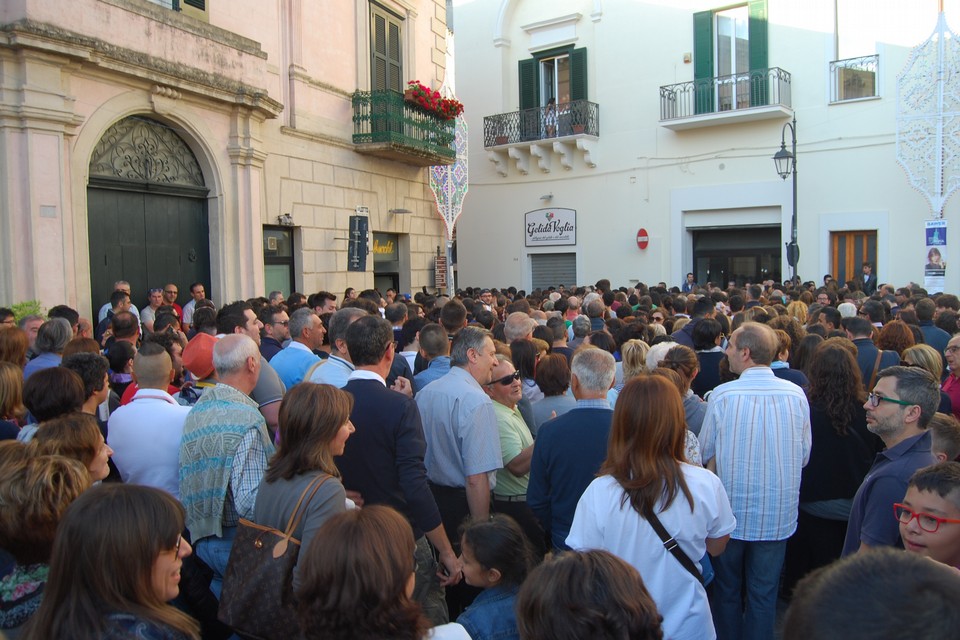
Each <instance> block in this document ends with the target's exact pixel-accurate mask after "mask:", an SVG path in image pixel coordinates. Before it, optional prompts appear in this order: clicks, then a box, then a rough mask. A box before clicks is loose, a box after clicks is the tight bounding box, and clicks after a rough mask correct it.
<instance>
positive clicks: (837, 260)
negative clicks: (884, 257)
mask: <svg viewBox="0 0 960 640" xmlns="http://www.w3.org/2000/svg"><path fill="white" fill-rule="evenodd" d="M864 262H869V263H871V264H872V265H873V272H874V273H877V232H876V230H872V231H832V232H830V274H831V275H832V276H833V278H834V279H835V280H836V281H837V283H838V284H840V285H841V286H842V285H843V283H844V282H846V281H847V280H855V279H857V278H859V277H860V275H861V273H862V268H863V263H864Z"/></svg>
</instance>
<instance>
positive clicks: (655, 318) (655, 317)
mask: <svg viewBox="0 0 960 640" xmlns="http://www.w3.org/2000/svg"><path fill="white" fill-rule="evenodd" d="M653 321H654V322H663V316H653Z"/></svg>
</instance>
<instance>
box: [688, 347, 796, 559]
mask: <svg viewBox="0 0 960 640" xmlns="http://www.w3.org/2000/svg"><path fill="white" fill-rule="evenodd" d="M810 445H811V436H810V406H809V404H808V403H807V398H806V396H805V395H804V393H803V390H802V389H801V388H800V387H798V386H797V385H795V384H793V383H792V382H787V381H786V380H781V379H779V378H777V377H776V376H775V375H774V374H773V371H772V370H771V369H770V367H763V366H760V367H751V368H750V369H747V370H746V371H744V372H743V373H742V374H741V375H740V379H739V380H735V381H733V382H728V383H726V384H722V385H720V386H719V387H717V388H716V389H714V391H713V393H712V394H711V396H710V401H709V403H708V406H707V415H706V417H705V418H704V420H703V428H702V429H701V431H700V448H701V452H702V455H703V460H704V461H705V462H706V461H709V460H711V459H715V460H716V465H717V467H716V468H717V475H718V476H720V480H721V481H722V482H723V486H724V488H725V489H726V490H727V495H729V496H730V504H731V506H732V507H733V514H734V515H735V516H736V518H737V528H736V529H735V530H734V532H733V534H731V535H732V537H733V538H734V539H735V540H744V541H759V540H770V541H772V540H785V539H787V538H789V537H790V536H791V535H792V534H793V532H794V531H795V530H796V528H797V508H798V506H799V503H800V471H801V469H802V468H803V466H804V465H806V464H807V461H808V460H809V458H810Z"/></svg>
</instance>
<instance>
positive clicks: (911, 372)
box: [843, 366, 940, 556]
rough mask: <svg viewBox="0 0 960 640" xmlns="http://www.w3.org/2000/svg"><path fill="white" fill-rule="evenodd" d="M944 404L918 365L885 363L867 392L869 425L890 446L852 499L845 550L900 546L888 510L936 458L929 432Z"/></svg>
mask: <svg viewBox="0 0 960 640" xmlns="http://www.w3.org/2000/svg"><path fill="white" fill-rule="evenodd" d="M939 404H940V390H939V388H938V385H937V380H935V379H934V377H933V375H932V374H930V373H929V372H928V371H926V370H924V369H921V368H919V367H901V366H896V367H887V368H886V369H884V370H883V371H881V372H880V373H879V374H878V375H877V384H876V386H875V387H874V388H873V392H872V393H870V394H869V396H868V397H867V402H866V403H865V404H864V405H863V408H864V409H866V410H867V429H869V430H870V432H871V433H874V434H876V435H878V436H879V437H880V439H881V440H883V443H884V445H886V449H885V450H884V451H882V452H881V453H878V454H877V457H876V460H875V461H874V463H873V466H872V467H871V468H870V471H869V472H868V473H867V476H866V477H865V478H864V479H863V483H862V484H861V485H860V488H859V489H857V493H856V495H855V496H854V498H853V506H852V508H851V509H850V519H849V520H848V522H847V537H846V540H845V541H844V545H843V555H845V556H846V555H849V554H851V553H856V552H857V551H858V550H860V549H867V548H870V547H881V546H901V542H900V531H899V529H898V523H897V520H896V519H894V518H891V517H890V509H891V508H892V507H893V504H894V503H897V502H899V501H900V500H901V499H902V498H903V495H904V493H905V492H906V490H907V483H908V482H909V480H910V476H911V475H913V472H914V471H916V470H917V469H920V468H922V467H926V466H928V465H931V464H933V463H935V462H936V458H935V457H934V455H933V452H932V451H931V446H930V445H931V436H930V432H929V431H927V425H928V424H929V423H930V419H931V418H932V417H933V414H934V413H936V411H937V406H938V405H939Z"/></svg>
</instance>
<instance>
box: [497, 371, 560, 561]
mask: <svg viewBox="0 0 960 640" xmlns="http://www.w3.org/2000/svg"><path fill="white" fill-rule="evenodd" d="M520 385H521V383H520V375H519V374H518V373H517V370H516V369H515V368H514V366H513V364H512V363H511V362H510V359H509V358H507V357H506V356H503V355H499V354H498V355H497V366H496V367H495V368H494V370H493V379H492V381H491V382H490V384H487V385H485V386H484V390H485V391H486V392H487V395H488V396H490V399H491V400H493V409H494V412H495V413H496V414H497V428H498V429H499V431H500V451H501V453H502V455H503V468H502V469H499V470H498V471H497V484H496V487H494V489H493V511H494V512H496V513H504V514H506V515H508V516H510V517H511V518H513V519H514V520H516V521H517V523H518V524H519V525H520V527H521V528H522V529H523V531H524V533H526V534H527V537H528V538H529V539H530V543H531V544H532V545H533V548H534V549H535V550H536V552H537V553H538V554H539V555H538V557H542V556H543V554H544V553H546V541H545V539H544V533H543V528H542V527H541V526H540V523H539V522H538V521H537V519H536V516H534V515H533V511H531V509H530V507H529V506H527V484H528V483H529V482H530V460H531V458H532V457H533V436H532V435H530V428H529V427H528V426H527V424H526V422H524V421H523V416H522V415H520V411H519V410H518V409H517V403H518V402H520V398H521V397H522V395H523V394H522V391H521V386H520Z"/></svg>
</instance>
